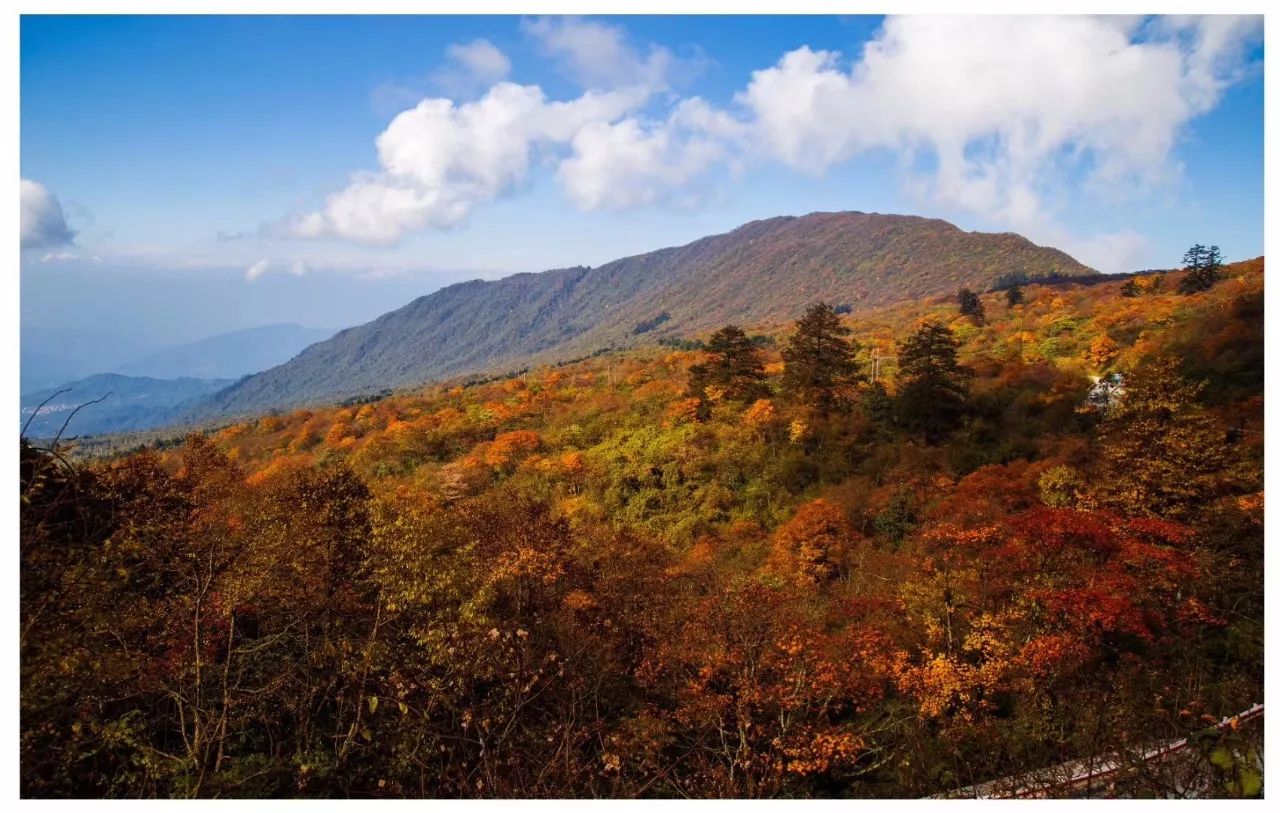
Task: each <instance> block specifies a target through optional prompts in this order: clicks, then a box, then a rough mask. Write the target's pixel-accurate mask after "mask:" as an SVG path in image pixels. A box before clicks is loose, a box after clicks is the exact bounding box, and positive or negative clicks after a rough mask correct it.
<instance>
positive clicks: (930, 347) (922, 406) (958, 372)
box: [897, 321, 971, 443]
mask: <svg viewBox="0 0 1280 813" xmlns="http://www.w3.org/2000/svg"><path fill="white" fill-rule="evenodd" d="M959 346H960V342H959V340H958V339H956V337H955V335H954V334H953V333H952V332H951V330H950V328H948V327H947V326H946V325H943V324H942V323H941V322H935V321H927V322H925V323H924V324H922V325H921V326H920V328H919V329H918V330H917V331H916V332H915V333H914V334H913V335H911V336H910V337H909V338H908V339H907V340H906V341H905V342H903V343H902V348H901V349H900V350H899V351H898V369H899V376H900V383H899V386H898V397H897V406H898V414H899V417H900V420H901V422H902V423H903V425H905V426H907V427H909V428H911V429H912V430H914V431H917V432H919V433H920V434H922V435H923V436H924V438H925V440H926V442H928V443H937V442H938V441H940V440H942V439H943V438H944V437H946V435H947V434H949V433H950V432H951V431H952V430H953V429H955V428H956V426H958V425H959V423H960V419H961V418H962V417H963V416H964V412H965V408H966V402H967V400H968V397H969V386H968V381H967V379H968V377H969V376H970V375H971V373H970V371H968V370H967V369H966V368H964V367H962V366H961V365H960V362H959V361H958V359H957V354H956V351H957V350H958V348H959Z"/></svg>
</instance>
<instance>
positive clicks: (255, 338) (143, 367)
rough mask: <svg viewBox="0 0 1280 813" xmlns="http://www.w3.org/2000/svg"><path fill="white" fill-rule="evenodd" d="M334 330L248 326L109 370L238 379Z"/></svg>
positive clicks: (285, 358)
mask: <svg viewBox="0 0 1280 813" xmlns="http://www.w3.org/2000/svg"><path fill="white" fill-rule="evenodd" d="M336 332H337V331H336V330H335V329H332V328H312V327H303V326H302V325H294V324H282V325H263V326H262V327H251V328H247V329H245V330H236V331H233V332H231V333H223V334H220V335H218V336H211V337H209V338H207V339H201V340H200V341H195V342H191V343H189V344H183V345H179V346H177V347H172V348H169V349H167V350H162V351H160V352H159V353H152V354H151V355H148V356H145V357H143V358H140V359H136V360H134V361H131V362H128V363H126V364H122V365H119V366H117V367H115V368H113V369H112V370H111V372H116V373H122V374H124V375H131V376H143V377H149V378H182V377H191V378H239V377H240V376H243V375H249V374H250V373H256V372H259V371H261V370H265V369H267V368H269V367H274V366H276V365H277V364H282V363H284V362H286V361H288V360H289V359H291V358H293V357H294V356H296V355H298V353H299V352H301V350H302V349H303V348H304V347H306V346H307V345H309V344H313V343H315V342H319V341H324V340H325V339H327V338H329V337H330V336H332V335H333V334H334V333H336Z"/></svg>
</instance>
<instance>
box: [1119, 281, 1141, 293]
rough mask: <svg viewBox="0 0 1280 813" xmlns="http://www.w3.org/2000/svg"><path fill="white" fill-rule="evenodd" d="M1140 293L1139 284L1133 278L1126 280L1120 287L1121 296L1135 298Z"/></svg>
mask: <svg viewBox="0 0 1280 813" xmlns="http://www.w3.org/2000/svg"><path fill="white" fill-rule="evenodd" d="M1138 293H1139V292H1138V283H1137V281H1136V280H1135V279H1134V278H1133V277H1130V278H1129V279H1127V280H1125V281H1124V285H1121V286H1120V296H1127V297H1135V296H1137V295H1138Z"/></svg>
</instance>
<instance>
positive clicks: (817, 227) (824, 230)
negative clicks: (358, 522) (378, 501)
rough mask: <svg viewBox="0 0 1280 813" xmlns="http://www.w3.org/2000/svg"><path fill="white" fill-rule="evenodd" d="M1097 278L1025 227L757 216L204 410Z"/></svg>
mask: <svg viewBox="0 0 1280 813" xmlns="http://www.w3.org/2000/svg"><path fill="white" fill-rule="evenodd" d="M1013 272H1022V273H1025V274H1027V275H1029V276H1032V277H1035V276H1042V275H1048V274H1051V273H1055V272H1056V273H1057V274H1060V275H1066V276H1090V275H1096V274H1097V273H1098V272H1097V271H1094V270H1093V269H1091V268H1088V267H1086V266H1084V265H1082V264H1081V263H1079V262H1077V261H1076V260H1075V259H1073V258H1072V257H1070V256H1068V255H1067V254H1065V253H1063V252H1062V251H1059V250H1057V249H1054V248H1046V247H1043V246H1038V245H1035V244H1034V243H1032V242H1030V241H1029V240H1027V239H1026V238H1024V237H1021V236H1019V235H1016V234H985V233H979V232H966V231H963V230H961V229H959V228H957V227H956V226H954V225H952V224H950V223H947V222H945V221H942V220H933V219H926V218H921V217H910V216H902V215H881V214H864V213H861V212H840V213H815V214H810V215H805V216H803V217H777V218H772V219H769V220H760V221H755V222H752V223H748V224H746V225H744V226H742V227H740V228H737V229H735V230H733V231H731V232H729V233H727V234H721V235H716V236H713V237H706V238H703V239H701V240H697V241H695V242H693V243H690V244H688V245H685V246H680V247H678V248H666V249H661V250H659V251H653V252H650V253H648V254H641V255H638V256H635V257H627V258H624V259H620V260H615V261H613V262H610V263H607V264H605V265H602V266H599V267H597V268H585V267H577V268H565V269H559V270H553V271H545V272H542V273H536V274H517V275H514V276H511V277H506V278H504V279H500V280H497V281H492V282H489V281H480V280H476V281H472V282H464V283H459V284H457V285H451V286H449V287H447V288H443V289H441V290H439V291H436V292H435V293H432V294H429V295H427V296H423V297H420V298H418V299H416V300H414V301H413V302H410V303H409V304H408V305H406V306H404V307H403V308H400V309H398V310H395V311H392V312H390V313H387V314H385V315H383V316H381V317H379V318H377V319H375V320H373V321H372V322H369V323H367V324H364V325H360V326H358V327H353V328H348V329H347V330H343V331H341V332H339V333H338V334H337V335H335V336H334V337H333V338H331V339H329V340H327V341H323V342H319V343H316V344H313V345H311V346H310V347H308V348H307V349H306V350H304V351H303V352H301V353H299V354H298V355H297V356H296V357H295V358H293V359H291V360H290V361H288V362H286V363H284V364H281V365H279V366H277V367H273V368H271V369H268V370H264V371H263V372H260V373H257V374H255V375H252V376H249V377H248V378H245V379H243V380H241V381H238V382H236V383H235V384H233V385H232V386H230V387H228V388H227V389H225V390H223V391H221V392H219V393H217V394H216V395H214V396H213V397H211V398H209V399H207V400H206V401H205V402H203V403H201V404H200V405H198V406H197V407H196V409H195V412H194V413H193V414H194V415H196V416H197V417H201V418H213V417H228V416H236V415H249V414H254V413H258V412H262V411H265V410H267V409H271V408H276V407H289V406H294V405H299V404H304V403H315V402H323V401H331V400H335V399H339V398H343V397H349V396H355V395H360V394H365V393H371V392H377V391H380V390H383V389H387V388H393V389H394V388H400V387H405V386H411V385H416V384H420V383H423V382H425V381H428V380H431V379H436V378H441V377H448V376H452V375H459V374H466V373H473V372H479V371H483V370H500V369H503V368H518V367H520V366H523V365H527V364H530V363H539V362H542V361H549V360H552V359H555V358H564V357H570V356H573V355H580V354H582V353H585V352H590V351H593V350H596V349H599V348H602V347H608V346H625V345H631V344H636V343H640V342H652V341H654V340H656V339H657V338H660V337H677V336H685V335H688V334H691V333H695V332H698V331H703V330H707V329H711V328H715V327H718V326H720V325H723V324H725V323H726V322H738V323H742V324H747V325H749V324H753V323H760V322H767V321H780V320H786V319H793V318H795V317H797V316H798V315H799V314H800V313H801V312H802V311H803V309H804V308H805V307H806V306H808V305H810V304H812V303H814V302H817V301H819V300H825V301H827V302H830V303H832V304H837V305H847V306H849V308H850V309H851V310H860V309H863V308H868V307H874V306H878V305H884V304H888V303H891V302H896V301H902V300H909V299H919V298H924V297H933V296H940V295H950V294H954V293H955V292H956V291H957V290H958V289H959V288H960V287H961V286H965V285H967V286H970V287H972V288H975V289H985V288H989V287H990V286H991V285H992V284H993V283H994V282H995V281H996V280H997V279H998V278H999V277H1000V276H1002V275H1004V274H1008V273H1013Z"/></svg>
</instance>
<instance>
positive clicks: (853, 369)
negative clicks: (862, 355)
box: [782, 302, 866, 415]
mask: <svg viewBox="0 0 1280 813" xmlns="http://www.w3.org/2000/svg"><path fill="white" fill-rule="evenodd" d="M849 333H850V330H849V328H847V327H845V326H844V325H842V324H840V317H839V316H838V315H836V312H835V310H834V309H832V307H831V306H830V305H828V304H826V303H825V302H819V303H818V304H816V305H813V306H812V307H810V308H809V309H808V310H807V311H805V314H804V316H803V317H801V318H800V319H799V320H798V321H797V322H796V332H795V333H793V334H792V335H791V338H789V339H788V340H787V344H786V347H784V348H783V350H782V360H783V362H785V363H786V371H785V373H784V375H783V387H784V389H785V390H786V392H787V393H788V394H789V395H790V396H791V397H792V398H794V399H795V400H797V401H799V402H800V403H803V404H806V405H808V406H811V407H813V408H814V409H816V410H817V411H818V412H819V413H820V414H823V415H826V414H828V413H830V412H832V411H834V410H836V409H840V408H843V407H844V406H847V404H848V403H849V401H850V400H851V398H852V392H851V390H852V388H853V387H854V385H856V384H857V383H858V382H860V381H864V380H866V376H865V374H863V372H862V370H861V368H860V366H859V364H858V361H857V359H856V358H855V356H856V354H857V352H858V344H857V342H855V341H853V340H851V339H848V338H846V337H847V336H848V335H849Z"/></svg>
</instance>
